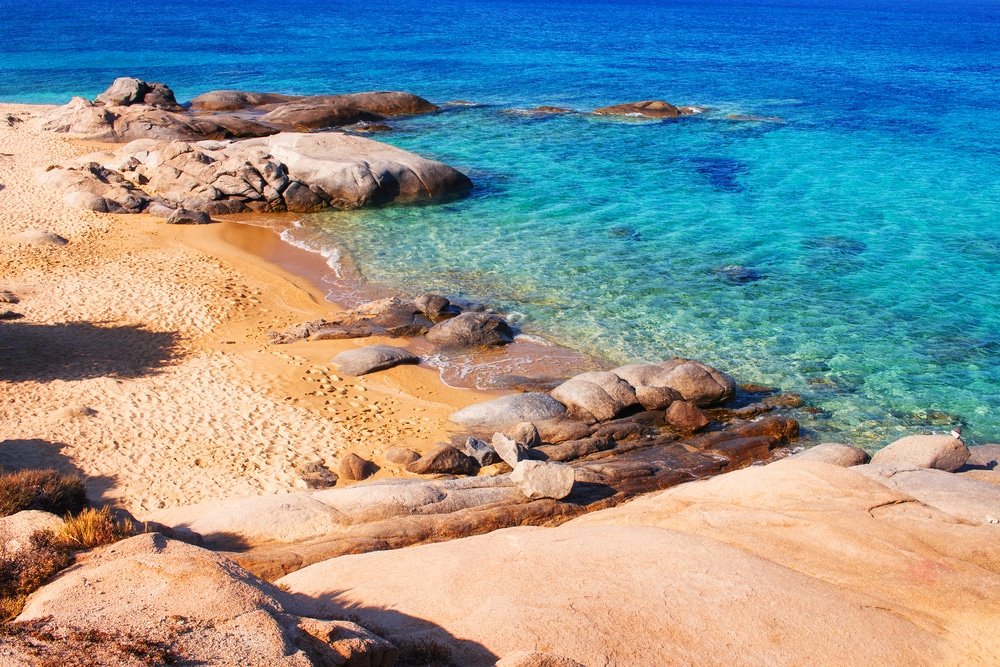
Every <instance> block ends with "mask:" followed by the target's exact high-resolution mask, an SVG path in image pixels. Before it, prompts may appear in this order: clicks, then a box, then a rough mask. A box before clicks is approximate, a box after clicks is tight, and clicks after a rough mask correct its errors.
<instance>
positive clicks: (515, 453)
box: [491, 433, 528, 468]
mask: <svg viewBox="0 0 1000 667" xmlns="http://www.w3.org/2000/svg"><path fill="white" fill-rule="evenodd" d="M491 444H492V445H493V451H494V452H496V454H497V456H499V457H500V458H501V459H502V460H503V462H504V463H506V464H507V465H509V466H510V467H511V468H513V467H515V466H516V465H517V464H518V462H519V461H523V460H524V459H525V458H527V456H528V448H527V447H525V446H524V445H523V444H521V443H520V442H518V441H516V440H514V439H513V438H508V437H507V436H506V435H504V434H503V433H494V434H493V441H492V443H491Z"/></svg>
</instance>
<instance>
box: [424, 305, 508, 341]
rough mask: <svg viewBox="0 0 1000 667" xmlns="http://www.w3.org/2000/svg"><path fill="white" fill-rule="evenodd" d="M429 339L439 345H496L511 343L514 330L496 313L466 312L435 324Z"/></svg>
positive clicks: (428, 336)
mask: <svg viewBox="0 0 1000 667" xmlns="http://www.w3.org/2000/svg"><path fill="white" fill-rule="evenodd" d="M427 340H428V341H430V342H431V343H433V344H434V345H436V346H437V347H459V348H461V347H494V346H498V345H506V344H507V343H510V342H511V341H512V340H514V332H513V330H512V329H511V328H510V325H509V324H507V320H505V319H504V318H502V317H501V316H499V315H497V314H496V313H476V312H465V313H462V314H461V315H458V316H456V317H453V318H451V319H447V320H444V321H443V322H438V323H437V324H435V325H434V326H433V327H431V329H430V331H428V332H427Z"/></svg>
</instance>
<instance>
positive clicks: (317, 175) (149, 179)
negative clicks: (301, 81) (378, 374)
mask: <svg viewBox="0 0 1000 667" xmlns="http://www.w3.org/2000/svg"><path fill="white" fill-rule="evenodd" d="M38 178H39V181H40V182H42V183H43V184H45V185H48V186H50V187H53V188H56V189H57V190H60V191H61V192H63V194H64V197H65V198H66V201H67V203H69V204H70V205H73V206H77V207H79V208H87V209H91V210H97V211H103V212H108V213H138V212H142V211H144V210H145V209H146V207H147V206H150V205H151V204H152V203H153V202H154V201H155V202H156V203H157V204H158V205H159V206H161V207H166V208H183V209H189V210H196V211H204V212H206V213H208V214H210V215H223V214H231V213H240V212H244V211H291V212H310V211H316V210H321V209H325V208H337V209H352V208H360V207H363V206H368V205H374V204H385V203H389V202H392V201H400V202H404V201H417V200H430V199H435V198H439V197H446V196H452V195H461V194H465V193H466V192H468V190H469V189H471V187H472V183H471V181H469V179H468V177H466V176H465V175H464V174H462V173H460V172H458V171H456V170H455V169H452V168H451V167H449V166H447V165H444V164H441V163H440V162H434V161H432V160H426V159H424V158H422V157H420V156H418V155H414V154H413V153H409V152H407V151H404V150H401V149H398V148H395V147H392V146H389V145H387V144H383V143H379V142H377V141H372V140H371V139H366V138H363V137H357V136H348V135H344V134H332V133H328V134H311V135H306V134H281V135H277V136H274V137H266V138H260V139H247V140H244V141H236V142H231V143H222V142H204V141H201V142H197V143H189V142H182V141H173V142H162V141H155V140H142V141H135V142H132V143H129V144H127V145H125V146H123V147H122V148H120V149H119V150H118V151H116V152H114V153H109V152H102V153H95V154H91V155H87V156H83V157H81V158H77V159H74V160H71V161H69V162H67V163H65V164H63V165H59V166H54V167H50V168H49V169H48V170H46V171H45V172H43V173H41V174H39V177H38ZM154 195H155V196H154ZM411 306H412V304H411Z"/></svg>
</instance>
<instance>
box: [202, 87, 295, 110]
mask: <svg viewBox="0 0 1000 667" xmlns="http://www.w3.org/2000/svg"><path fill="white" fill-rule="evenodd" d="M297 99H300V98H299V97H296V96H294V95H281V94H278V93H250V92H245V91H242V90H211V91H209V92H207V93H202V94H201V95H199V96H197V97H196V98H194V99H193V100H191V109H193V110H194V111H239V110H242V109H248V108H250V107H261V106H265V105H277V104H282V103H284V102H290V101H292V100H297Z"/></svg>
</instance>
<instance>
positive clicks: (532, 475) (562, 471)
mask: <svg viewBox="0 0 1000 667" xmlns="http://www.w3.org/2000/svg"><path fill="white" fill-rule="evenodd" d="M510 479H511V481H512V482H514V483H515V484H517V487H518V488H519V489H521V493H523V494H524V495H525V496H527V497H528V498H531V499H532V500H537V499H539V498H552V499H554V500H562V499H563V498H565V497H566V496H568V495H569V494H570V493H571V492H572V491H573V482H574V479H575V478H574V476H573V469H572V468H571V467H569V466H568V465H566V464H565V463H543V462H541V461H520V462H518V463H517V465H515V466H514V472H512V473H511V474H510Z"/></svg>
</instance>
